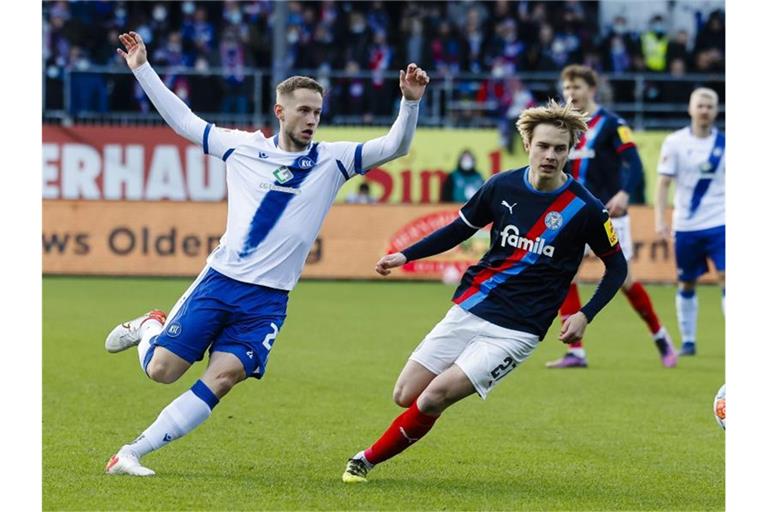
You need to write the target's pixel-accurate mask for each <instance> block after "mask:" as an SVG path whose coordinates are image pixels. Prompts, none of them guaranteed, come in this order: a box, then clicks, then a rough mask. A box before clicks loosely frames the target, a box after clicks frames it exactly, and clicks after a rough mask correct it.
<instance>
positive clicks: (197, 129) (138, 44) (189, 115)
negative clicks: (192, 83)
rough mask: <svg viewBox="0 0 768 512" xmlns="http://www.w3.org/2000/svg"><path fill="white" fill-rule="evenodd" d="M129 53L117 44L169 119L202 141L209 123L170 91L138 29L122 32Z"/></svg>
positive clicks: (177, 129) (194, 139)
mask: <svg viewBox="0 0 768 512" xmlns="http://www.w3.org/2000/svg"><path fill="white" fill-rule="evenodd" d="M120 42H121V43H123V46H125V49H126V50H127V53H126V52H125V51H123V50H122V49H120V48H118V49H117V53H118V54H120V55H121V56H122V57H123V58H124V59H125V62H126V63H127V64H128V67H129V68H131V71H133V75H134V76H135V77H136V80H138V81H139V84H140V85H141V88H142V89H144V92H145V93H146V94H147V96H148V97H149V99H150V101H152V104H153V105H154V106H155V108H156V109H157V111H158V112H159V113H160V115H161V116H162V117H163V119H164V120H165V122H166V123H168V125H169V126H170V127H171V128H172V129H173V131H175V132H176V133H178V134H179V135H181V136H182V137H184V138H185V139H188V140H190V141H191V142H194V143H195V144H203V145H204V142H203V139H204V134H205V132H206V127H207V126H208V123H206V122H205V121H204V120H202V119H200V118H199V117H197V116H196V115H195V114H194V113H193V112H192V111H191V110H190V109H189V107H188V106H187V105H186V104H185V103H184V102H183V101H181V100H180V99H179V98H178V97H177V96H176V95H175V94H173V92H171V91H170V90H169V89H168V88H167V87H166V86H165V84H164V83H163V81H162V80H160V77H159V76H157V73H155V70H154V69H152V67H151V66H150V65H149V62H148V61H147V48H146V46H145V45H144V41H143V40H142V39H141V36H140V35H139V34H137V33H136V32H129V33H127V34H121V35H120Z"/></svg>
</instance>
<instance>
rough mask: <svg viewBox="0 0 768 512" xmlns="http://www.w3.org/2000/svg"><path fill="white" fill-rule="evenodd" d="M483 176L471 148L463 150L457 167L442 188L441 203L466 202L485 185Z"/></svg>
mask: <svg viewBox="0 0 768 512" xmlns="http://www.w3.org/2000/svg"><path fill="white" fill-rule="evenodd" d="M484 181H485V180H484V179H483V176H482V175H481V174H480V172H479V171H478V170H477V168H476V160H475V155H474V153H472V151H470V150H469V149H465V150H464V151H462V152H461V155H460V156H459V160H458V162H457V164H456V168H455V169H454V170H453V172H451V174H449V175H448V177H447V178H446V179H445V181H444V182H443V186H442V188H441V189H440V202H441V203H465V202H467V201H468V200H469V198H470V197H472V196H473V195H475V192H477V191H478V190H480V187H482V186H483V182H484Z"/></svg>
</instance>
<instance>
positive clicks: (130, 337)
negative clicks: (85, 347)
mask: <svg viewBox="0 0 768 512" xmlns="http://www.w3.org/2000/svg"><path fill="white" fill-rule="evenodd" d="M147 320H156V321H158V322H160V325H165V313H163V312H162V311H160V310H159V309H153V310H152V311H149V312H148V313H145V314H143V315H141V316H140V317H139V318H134V319H133V320H130V321H128V322H123V323H121V324H120V325H118V326H117V327H115V328H114V329H112V332H110V333H109V336H107V340H106V341H105V342H104V348H106V349H107V352H122V351H123V350H125V349H127V348H130V347H133V346H135V345H138V344H139V342H140V341H141V326H142V325H143V324H144V322H146V321H147Z"/></svg>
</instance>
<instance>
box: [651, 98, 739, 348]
mask: <svg viewBox="0 0 768 512" xmlns="http://www.w3.org/2000/svg"><path fill="white" fill-rule="evenodd" d="M717 101H718V97H717V93H716V92H715V91H713V90H712V89H707V88H704V87H701V88H698V89H696V90H694V91H693V93H691V99H690V103H689V105H688V114H689V115H690V116H691V125H690V126H688V127H686V128H683V129H681V130H677V131H676V132H674V133H672V134H671V135H669V136H668V137H667V138H666V139H665V140H664V144H663V145H662V147H661V157H660V158H659V168H658V172H659V179H658V181H657V182H656V205H655V213H656V232H657V234H658V235H659V236H660V237H663V238H668V237H669V236H670V230H669V226H668V225H667V221H666V219H665V218H664V211H665V210H666V208H667V198H668V195H669V186H670V184H671V183H672V181H673V180H674V181H676V183H677V186H676V188H675V208H674V213H673V215H672V227H673V229H674V237H675V261H676V263H677V279H678V290H677V299H676V307H677V321H678V324H679V326H680V333H681V335H682V337H683V343H682V345H681V347H680V355H681V356H692V355H695V354H696V321H697V317H698V309H699V305H698V302H697V300H696V281H697V280H698V279H699V277H701V276H702V275H703V274H705V273H706V272H707V270H708V268H707V259H709V260H711V261H712V263H713V264H714V266H715V270H716V271H717V276H718V280H719V281H720V287H721V289H722V292H723V312H725V134H724V133H723V132H721V131H719V130H718V129H717V128H716V127H715V119H716V118H717Z"/></svg>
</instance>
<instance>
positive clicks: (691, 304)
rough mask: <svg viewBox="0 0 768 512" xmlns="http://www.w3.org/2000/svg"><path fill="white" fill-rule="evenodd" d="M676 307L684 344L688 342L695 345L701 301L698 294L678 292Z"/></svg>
mask: <svg viewBox="0 0 768 512" xmlns="http://www.w3.org/2000/svg"><path fill="white" fill-rule="evenodd" d="M685 295H687V296H685ZM675 305H676V306H677V323H678V325H679V326H680V335H681V336H682V337H683V343H685V342H688V341H691V342H694V343H695V342H696V320H697V318H698V314H699V299H698V298H697V297H696V292H689V293H686V292H681V291H678V292H677V297H676V298H675Z"/></svg>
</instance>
